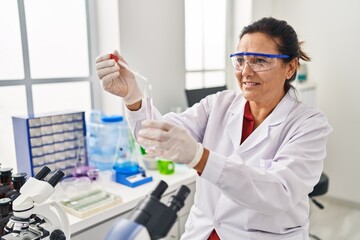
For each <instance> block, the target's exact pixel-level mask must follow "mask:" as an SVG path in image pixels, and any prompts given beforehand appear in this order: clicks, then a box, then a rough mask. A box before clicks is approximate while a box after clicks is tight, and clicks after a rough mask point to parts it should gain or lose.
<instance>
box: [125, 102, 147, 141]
mask: <svg viewBox="0 0 360 240" xmlns="http://www.w3.org/2000/svg"><path fill="white" fill-rule="evenodd" d="M144 102H145V101H142V104H141V107H140V109H139V110H137V111H131V110H129V109H128V108H127V107H126V106H125V107H124V113H125V117H126V120H127V122H128V126H129V128H130V130H131V132H133V133H134V136H135V139H136V138H137V136H136V135H137V132H138V129H139V128H140V127H141V126H140V124H141V121H143V120H145V119H146V106H145V105H144Z"/></svg>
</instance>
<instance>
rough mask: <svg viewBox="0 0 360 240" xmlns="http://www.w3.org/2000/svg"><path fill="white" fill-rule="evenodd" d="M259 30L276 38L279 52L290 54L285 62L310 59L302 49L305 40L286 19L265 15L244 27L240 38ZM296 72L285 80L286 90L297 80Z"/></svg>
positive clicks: (284, 59)
mask: <svg viewBox="0 0 360 240" xmlns="http://www.w3.org/2000/svg"><path fill="white" fill-rule="evenodd" d="M257 32H260V33H263V34H266V35H268V36H269V37H272V38H274V39H275V43H276V46H277V48H278V50H279V52H280V53H281V54H286V55H289V56H290V58H283V59H282V60H283V61H284V62H285V63H288V62H290V61H291V60H293V59H294V58H297V59H302V60H304V61H310V57H309V56H308V55H307V54H306V53H305V52H303V51H302V49H301V45H302V44H303V42H299V40H298V37H297V34H296V32H295V30H294V29H293V28H292V27H291V26H290V25H289V24H288V23H287V22H286V21H284V20H278V19H275V18H272V17H264V18H262V19H260V20H258V21H256V22H253V23H252V24H250V25H248V26H246V27H244V28H243V30H242V31H241V33H240V39H241V38H242V37H243V36H244V35H245V34H247V33H257ZM276 40H277V41H276ZM296 74H297V70H296V71H295V73H294V74H293V75H292V76H291V78H289V79H287V80H286V81H285V85H284V89H285V92H287V91H288V90H289V89H290V88H291V87H292V85H291V82H292V81H294V80H295V77H296Z"/></svg>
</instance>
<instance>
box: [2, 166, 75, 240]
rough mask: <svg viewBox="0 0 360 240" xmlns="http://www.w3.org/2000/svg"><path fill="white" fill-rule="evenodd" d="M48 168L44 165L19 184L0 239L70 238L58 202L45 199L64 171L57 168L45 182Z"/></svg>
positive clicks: (60, 239)
mask: <svg viewBox="0 0 360 240" xmlns="http://www.w3.org/2000/svg"><path fill="white" fill-rule="evenodd" d="M50 171H51V170H50V168H48V167H46V166H44V167H43V168H42V169H41V170H40V171H39V172H38V173H37V174H36V175H35V177H31V178H29V179H28V180H27V181H26V182H25V184H24V185H23V186H22V187H21V189H20V195H19V196H18V197H17V198H16V199H15V200H14V202H13V203H12V208H13V216H12V217H11V218H10V220H9V221H8V223H7V224H6V226H5V229H4V231H5V233H6V234H5V235H4V236H2V237H1V240H12V239H16V240H25V239H26V240H35V239H36V240H38V239H50V240H55V239H56V240H65V239H68V240H69V239H70V229H69V228H70V227H69V220H68V218H67V215H66V214H65V212H64V211H63V209H62V208H61V206H60V205H59V204H58V203H56V202H51V201H46V200H48V198H49V197H50V195H51V194H52V193H53V192H54V189H55V186H56V184H57V183H58V182H60V180H61V179H62V178H63V177H64V175H65V174H64V173H63V172H62V171H59V170H58V171H56V172H55V173H54V174H53V175H52V176H51V177H50V179H49V180H48V181H45V178H46V176H47V175H48V174H49V173H50Z"/></svg>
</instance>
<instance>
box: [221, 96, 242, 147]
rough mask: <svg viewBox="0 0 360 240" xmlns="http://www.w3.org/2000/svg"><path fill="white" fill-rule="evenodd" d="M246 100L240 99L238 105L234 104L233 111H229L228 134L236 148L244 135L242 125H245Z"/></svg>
mask: <svg viewBox="0 0 360 240" xmlns="http://www.w3.org/2000/svg"><path fill="white" fill-rule="evenodd" d="M245 103H246V100H245V99H244V98H241V99H239V103H238V104H234V105H233V106H234V107H233V108H232V109H229V111H230V112H231V115H230V119H229V123H228V124H227V125H226V132H227V134H228V136H229V137H230V139H231V142H232V143H233V145H234V147H235V148H237V147H238V146H239V144H240V139H241V135H242V125H243V120H244V119H243V113H244V108H245Z"/></svg>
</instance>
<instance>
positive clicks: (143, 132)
mask: <svg viewBox="0 0 360 240" xmlns="http://www.w3.org/2000/svg"><path fill="white" fill-rule="evenodd" d="M137 140H138V142H139V143H140V144H141V145H142V146H144V147H145V148H147V152H148V153H149V154H151V155H153V156H156V157H161V158H165V159H169V160H172V161H174V162H176V163H183V164H187V165H188V166H189V167H194V166H196V165H197V164H198V163H199V161H200V159H201V157H202V154H203V151H204V148H203V146H202V145H201V144H200V143H198V142H196V140H195V139H194V138H193V137H192V136H191V134H190V133H189V131H188V130H187V129H185V128H184V127H181V126H178V125H174V124H171V123H168V122H162V121H157V120H144V121H143V122H142V128H141V129H140V131H139V133H138V139H137Z"/></svg>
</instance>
